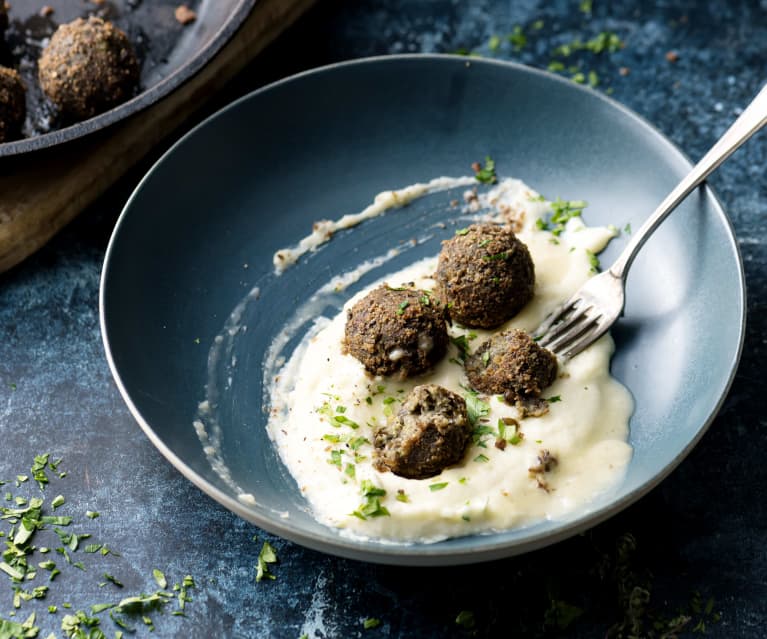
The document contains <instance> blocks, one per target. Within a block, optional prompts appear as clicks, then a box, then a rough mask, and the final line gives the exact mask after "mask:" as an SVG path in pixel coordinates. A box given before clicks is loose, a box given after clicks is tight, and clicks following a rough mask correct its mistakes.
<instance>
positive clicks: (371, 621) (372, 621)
mask: <svg viewBox="0 0 767 639" xmlns="http://www.w3.org/2000/svg"><path fill="white" fill-rule="evenodd" d="M380 625H381V620H380V619H376V618H375V617H368V618H367V619H365V620H364V621H363V622H362V627H363V628H364V629H365V630H370V629H371V628H378V626H380Z"/></svg>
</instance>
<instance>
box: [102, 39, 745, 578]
mask: <svg viewBox="0 0 767 639" xmlns="http://www.w3.org/2000/svg"><path fill="white" fill-rule="evenodd" d="M429 60H431V61H434V62H436V63H439V64H451V63H452V64H458V63H460V64H463V65H467V66H469V65H472V64H480V65H494V66H498V67H501V68H504V69H506V70H507V71H511V72H514V73H522V74H533V75H537V76H540V77H542V78H545V79H546V80H547V81H551V82H559V83H562V84H564V85H567V86H568V88H569V89H570V90H574V91H581V92H584V93H587V94H588V95H589V96H590V97H591V98H592V99H593V98H596V99H599V100H602V101H604V102H605V103H607V104H608V105H609V106H610V107H612V108H614V109H617V110H618V111H619V112H620V114H621V115H622V116H623V117H626V118H628V119H629V120H633V121H634V123H635V124H637V125H638V126H640V127H641V128H642V129H644V130H645V131H646V132H647V133H648V134H650V135H654V136H656V138H657V139H658V140H659V141H660V142H662V143H663V144H664V145H665V146H666V147H667V151H668V152H669V153H670V154H674V155H675V156H676V157H677V159H680V160H682V161H683V162H684V163H685V164H686V165H688V168H692V166H693V163H692V162H691V161H690V159H689V158H688V157H687V156H686V155H685V154H684V153H683V152H682V151H681V150H680V149H679V148H677V146H676V145H675V144H674V143H673V142H671V140H670V139H669V138H668V137H666V135H664V134H663V133H662V132H661V131H660V130H659V129H658V128H657V127H655V126H654V125H652V124H651V123H650V122H649V121H647V120H646V119H645V118H643V117H642V116H640V115H639V114H637V113H636V112H635V111H633V110H631V109H629V108H628V107H627V106H625V105H623V104H621V103H620V102H618V101H616V100H615V99H613V98H610V97H609V96H606V95H604V94H603V93H601V92H597V91H594V90H592V89H590V88H587V87H585V86H582V85H579V84H576V83H573V82H572V81H571V80H568V79H566V78H563V77H562V76H559V75H556V74H554V73H551V72H549V71H545V70H543V69H538V68H535V67H530V66H527V65H524V64H520V63H517V62H511V61H506V60H494V59H488V58H474V57H471V58H467V57H465V56H460V55H455V54H420V53H412V54H398V55H382V56H371V57H364V58H357V59H352V60H344V61H340V62H336V63H332V64H328V65H324V66H320V67H316V68H312V69H308V70H306V71H302V72H300V73H297V74H294V75H291V76H288V77H285V78H282V79H280V80H277V81H275V82H272V83H270V84H268V85H265V86H263V87H260V88H258V89H256V90H254V91H252V92H250V93H248V94H246V95H244V96H242V97H240V98H238V99H237V100H234V101H233V102H231V103H230V104H228V105H226V106H225V107H223V108H221V109H220V110H218V111H217V112H215V113H214V114H212V115H211V116H209V117H208V118H206V119H205V120H203V121H202V122H200V123H199V124H197V125H196V126H194V127H193V128H192V129H190V130H189V131H188V132H187V133H185V134H184V135H183V136H182V137H181V138H179V139H178V140H177V141H176V142H175V143H174V144H173V145H172V146H171V147H170V148H169V149H168V150H167V151H166V152H165V153H164V154H163V155H162V156H161V157H160V158H159V159H158V160H157V161H156V162H155V163H154V164H153V165H152V167H151V168H150V169H149V170H148V171H147V173H146V174H145V175H144V176H143V178H142V179H141V181H140V182H139V183H138V185H137V186H136V188H135V189H134V190H133V192H132V193H131V195H130V197H129V198H128V200H127V201H126V203H125V205H124V207H123V209H122V211H121V213H120V215H119V217H118V219H117V222H116V223H115V226H114V229H113V232H112V235H111V237H110V239H109V243H108V246H107V250H106V253H105V257H104V261H103V268H102V273H101V279H100V285H99V325H100V330H101V336H102V342H103V346H104V350H105V354H106V359H107V362H108V365H109V368H110V370H111V372H112V376H113V378H114V380H115V383H116V385H117V388H118V390H119V392H120V394H121V396H122V398H123V400H124V401H125V403H126V404H127V406H128V409H129V411H130V412H131V414H132V415H133V417H134V419H135V420H136V421H137V422H138V424H139V426H140V427H141V429H142V430H143V431H144V433H145V434H146V436H147V437H148V438H149V440H150V441H151V442H152V443H153V444H154V446H155V447H156V448H157V449H158V450H159V451H160V453H161V454H162V455H163V456H164V457H165V458H166V459H167V460H168V461H169V462H170V463H171V464H172V465H173V466H175V467H176V469H177V470H179V471H180V472H181V474H182V475H184V476H185V477H186V478H187V479H188V480H189V481H191V482H192V483H193V484H194V485H195V486H197V487H198V488H199V489H200V490H202V491H203V492H204V493H206V494H207V495H208V496H210V497H212V498H213V499H214V500H215V501H217V502H218V503H220V504H221V505H223V506H224V507H225V508H227V509H228V510H230V511H232V512H234V513H235V514H236V515H238V516H239V517H241V518H243V519H245V520H246V521H249V522H251V523H253V524H255V525H257V526H259V527H260V528H263V529H264V530H265V531H267V532H269V533H272V534H275V535H277V536H279V537H282V538H284V539H287V540H290V541H293V542H295V543H298V544H300V545H302V546H305V547H307V548H310V549H313V550H317V551H320V552H323V553H325V554H331V555H335V556H339V557H344V558H347V559H355V560H360V561H365V562H369V563H378V564H389V565H408V566H452V565H462V564H469V563H479V562H483V561H491V560H495V559H500V558H504V557H509V556H513V555H517V554H522V553H527V552H531V551H533V550H537V549H539V548H543V547H545V546H549V545H552V544H554V543H557V542H560V541H563V540H565V539H567V538H570V537H572V536H575V535H577V534H580V533H582V532H584V531H586V530H588V529H590V528H593V527H594V526H596V525H597V524H599V523H602V522H603V521H605V520H607V519H609V518H610V517H612V516H614V515H615V514H617V513H618V512H620V511H622V510H624V509H625V508H627V507H628V506H630V505H631V504H633V503H635V502H636V501H637V500H638V499H640V498H641V497H643V496H644V495H646V494H647V493H648V492H650V491H651V490H652V489H653V488H655V487H656V486H657V485H659V484H660V483H661V482H662V481H663V480H664V479H665V478H666V477H667V476H668V475H669V474H671V472H672V471H673V470H675V469H676V467H677V466H678V465H679V464H680V463H681V462H682V460H683V459H684V458H685V457H687V455H688V454H689V453H690V452H691V451H692V449H693V448H694V447H695V446H696V445H697V444H698V442H699V441H700V439H701V438H702V437H703V435H704V434H705V433H706V432H707V430H708V428H709V427H710V426H711V423H712V422H713V421H714V419H715V418H716V416H717V414H718V412H719V410H720V409H721V407H722V404H723V403H724V401H725V399H726V397H727V395H728V392H729V390H730V388H731V386H732V383H733V380H734V378H735V375H736V372H737V369H738V364H739V361H740V357H741V354H742V351H743V345H744V342H745V328H746V309H747V301H746V282H745V271H744V265H743V259H742V255H741V253H740V247H739V245H738V243H737V241H736V238H735V232H734V229H733V226H732V223H731V221H730V219H729V217H728V216H727V215H726V213H725V211H724V207H723V206H722V204H721V202H720V200H719V197H718V196H717V195H716V193H715V192H714V191H713V190H712V189H711V187H710V186H708V185H707V184H706V185H704V186H703V187H702V188H704V189H705V190H706V193H707V194H708V195H709V196H710V197H711V204H712V208H713V209H714V213H715V214H717V216H718V217H719V218H720V219H721V222H722V223H723V225H724V229H725V230H726V231H727V240H728V243H729V248H730V249H731V250H732V252H733V255H734V256H735V260H736V266H737V270H738V275H739V278H738V294H739V297H740V298H741V300H742V303H741V304H740V307H739V308H738V311H739V319H740V321H739V326H738V340H737V341H738V343H737V347H736V349H735V353H734V356H733V357H732V360H731V361H730V362H729V363H728V369H729V373H728V376H727V379H726V382H725V385H724V388H723V391H722V393H721V396H720V397H719V398H718V400H717V402H716V404H715V406H714V407H713V410H712V411H711V413H710V414H709V415H708V417H707V418H706V420H705V422H704V423H703V424H702V425H701V427H700V428H699V430H698V432H697V433H696V434H695V436H694V437H692V438H691V439H690V440H689V441H688V442H687V444H686V445H685V446H684V447H683V448H682V449H681V450H680V451H679V452H678V454H677V455H676V456H675V457H674V458H673V459H672V460H671V462H670V463H669V464H668V465H667V466H666V467H664V468H663V469H661V472H659V473H655V474H653V475H652V476H651V477H650V478H648V479H647V480H646V481H645V482H643V483H642V484H640V485H639V486H638V487H636V488H635V489H634V490H632V491H630V492H628V493H626V494H625V495H623V496H622V497H620V498H617V499H614V500H612V501H610V502H609V503H608V504H606V505H604V506H600V507H599V508H597V509H595V510H591V511H588V512H586V513H584V514H581V515H578V516H576V517H574V518H573V519H570V520H567V521H566V522H563V525H562V526H561V527H560V528H558V529H556V530H555V531H553V532H552V531H544V532H541V533H536V534H532V535H530V536H529V537H526V538H525V539H523V540H518V541H516V542H514V543H509V542H508V541H504V540H499V541H497V542H495V543H493V542H485V543H483V544H482V545H481V547H479V548H461V549H454V548H450V547H444V546H442V545H441V544H440V543H437V544H401V545H400V544H391V545H389V544H381V543H377V545H375V546H374V547H371V545H363V544H367V543H370V542H359V541H355V540H353V539H350V538H346V537H344V536H341V535H337V537H336V538H335V539H334V540H332V541H329V540H328V539H327V538H325V537H321V536H319V535H316V534H313V533H311V532H306V531H300V530H296V529H295V528H293V527H290V526H286V525H285V524H283V522H282V521H281V520H278V519H269V518H266V517H263V516H261V515H260V514H259V513H257V512H255V511H253V510H250V509H249V508H247V507H245V506H244V505H243V504H241V503H240V502H239V501H237V500H236V499H235V498H233V497H231V496H230V495H228V494H227V493H225V492H224V491H222V490H221V489H219V488H217V487H216V486H214V485H213V484H211V483H210V482H208V481H207V480H206V479H204V478H203V477H202V476H201V475H199V474H198V473H197V472H195V471H194V470H193V469H192V468H191V467H189V466H188V465H187V464H186V463H185V462H184V461H183V460H182V459H181V458H180V457H179V456H177V455H176V454H175V453H174V452H173V451H172V450H171V449H170V447H169V446H167V445H166V444H165V443H164V442H163V441H162V439H161V438H160V437H159V435H158V434H157V433H156V432H155V431H154V429H153V428H152V427H151V426H150V424H149V423H148V422H147V421H146V420H145V419H144V418H143V416H142V415H141V413H140V411H139V410H138V408H137V407H136V405H135V404H134V403H133V401H132V399H131V397H130V395H129V393H128V391H127V388H126V387H125V385H124V383H123V380H122V378H121V376H120V373H119V371H118V370H117V367H116V365H115V362H114V358H113V354H112V350H111V346H110V342H109V334H108V327H107V320H106V317H105V308H104V297H105V293H106V286H107V280H108V278H109V270H110V264H111V256H112V253H113V252H114V251H115V245H116V243H117V241H118V240H117V238H118V236H119V234H120V229H121V226H122V224H123V223H124V220H125V218H126V216H127V215H128V213H129V211H130V209H131V206H132V204H133V203H134V201H135V200H137V199H138V197H139V195H140V193H141V191H142V189H143V187H144V185H145V184H146V183H148V182H149V181H150V180H152V179H153V175H154V173H155V171H156V170H158V169H159V167H160V166H162V165H163V164H164V163H165V162H167V161H169V160H170V159H171V158H172V157H173V156H174V155H175V153H176V151H177V150H178V149H179V148H180V147H181V146H183V145H184V144H185V143H186V142H187V141H188V140H189V139H191V138H192V137H194V136H195V135H196V134H197V132H198V131H200V130H201V129H203V128H205V127H208V126H211V125H212V123H214V122H215V121H216V120H218V119H219V118H223V117H226V116H227V114H228V113H229V112H230V111H232V110H235V109H236V108H238V107H239V106H240V105H241V104H243V103H245V102H248V101H250V100H253V99H256V98H257V97H258V96H259V95H261V94H263V93H266V92H269V91H272V90H275V89H277V88H279V87H281V86H283V85H286V84H291V83H295V82H300V81H301V80H303V79H304V78H306V77H310V76H318V75H322V74H326V73H332V72H333V71H335V70H338V69H345V68H349V67H355V66H364V65H370V64H391V63H401V62H407V61H429ZM500 534H502V532H498V533H489V534H483V535H476V536H475V538H478V539H479V538H486V539H489V538H491V537H493V536H496V535H500ZM372 543H375V542H374V541H373V542H372Z"/></svg>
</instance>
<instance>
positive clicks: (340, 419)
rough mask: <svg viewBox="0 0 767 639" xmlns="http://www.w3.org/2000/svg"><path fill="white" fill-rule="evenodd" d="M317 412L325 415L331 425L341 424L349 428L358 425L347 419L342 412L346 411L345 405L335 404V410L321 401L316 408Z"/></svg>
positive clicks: (354, 427)
mask: <svg viewBox="0 0 767 639" xmlns="http://www.w3.org/2000/svg"><path fill="white" fill-rule="evenodd" d="M317 412H318V413H319V414H320V415H322V416H324V417H326V418H327V420H328V421H329V422H330V425H331V426H334V427H335V428H340V427H341V426H348V427H349V428H353V429H357V428H359V427H360V425H359V424H358V423H357V422H355V421H354V420H353V419H349V418H348V417H346V415H344V414H343V413H345V412H346V407H345V406H336V409H335V411H334V410H333V407H332V406H331V405H330V404H329V403H328V402H323V404H322V406H320V407H319V408H318V409H317Z"/></svg>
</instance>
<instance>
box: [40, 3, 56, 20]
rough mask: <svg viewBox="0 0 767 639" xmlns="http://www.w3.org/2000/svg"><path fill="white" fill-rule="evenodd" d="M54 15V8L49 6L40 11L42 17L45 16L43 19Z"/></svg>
mask: <svg viewBox="0 0 767 639" xmlns="http://www.w3.org/2000/svg"><path fill="white" fill-rule="evenodd" d="M52 14H53V7H51V6H49V5H47V4H46V5H45V6H44V7H43V8H42V9H40V15H41V16H43V18H47V17H48V16H49V15H52Z"/></svg>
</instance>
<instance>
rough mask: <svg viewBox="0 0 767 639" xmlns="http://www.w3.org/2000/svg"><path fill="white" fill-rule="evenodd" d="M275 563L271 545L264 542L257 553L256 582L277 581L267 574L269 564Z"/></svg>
mask: <svg viewBox="0 0 767 639" xmlns="http://www.w3.org/2000/svg"><path fill="white" fill-rule="evenodd" d="M276 562H277V553H276V552H275V550H274V548H272V545H271V544H270V543H269V542H268V541H265V542H264V544H263V546H261V551H260V552H259V553H258V564H257V565H256V582H259V581H262V580H264V579H277V576H276V575H274V574H272V573H271V572H269V564H273V563H276ZM186 587H188V586H186Z"/></svg>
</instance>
